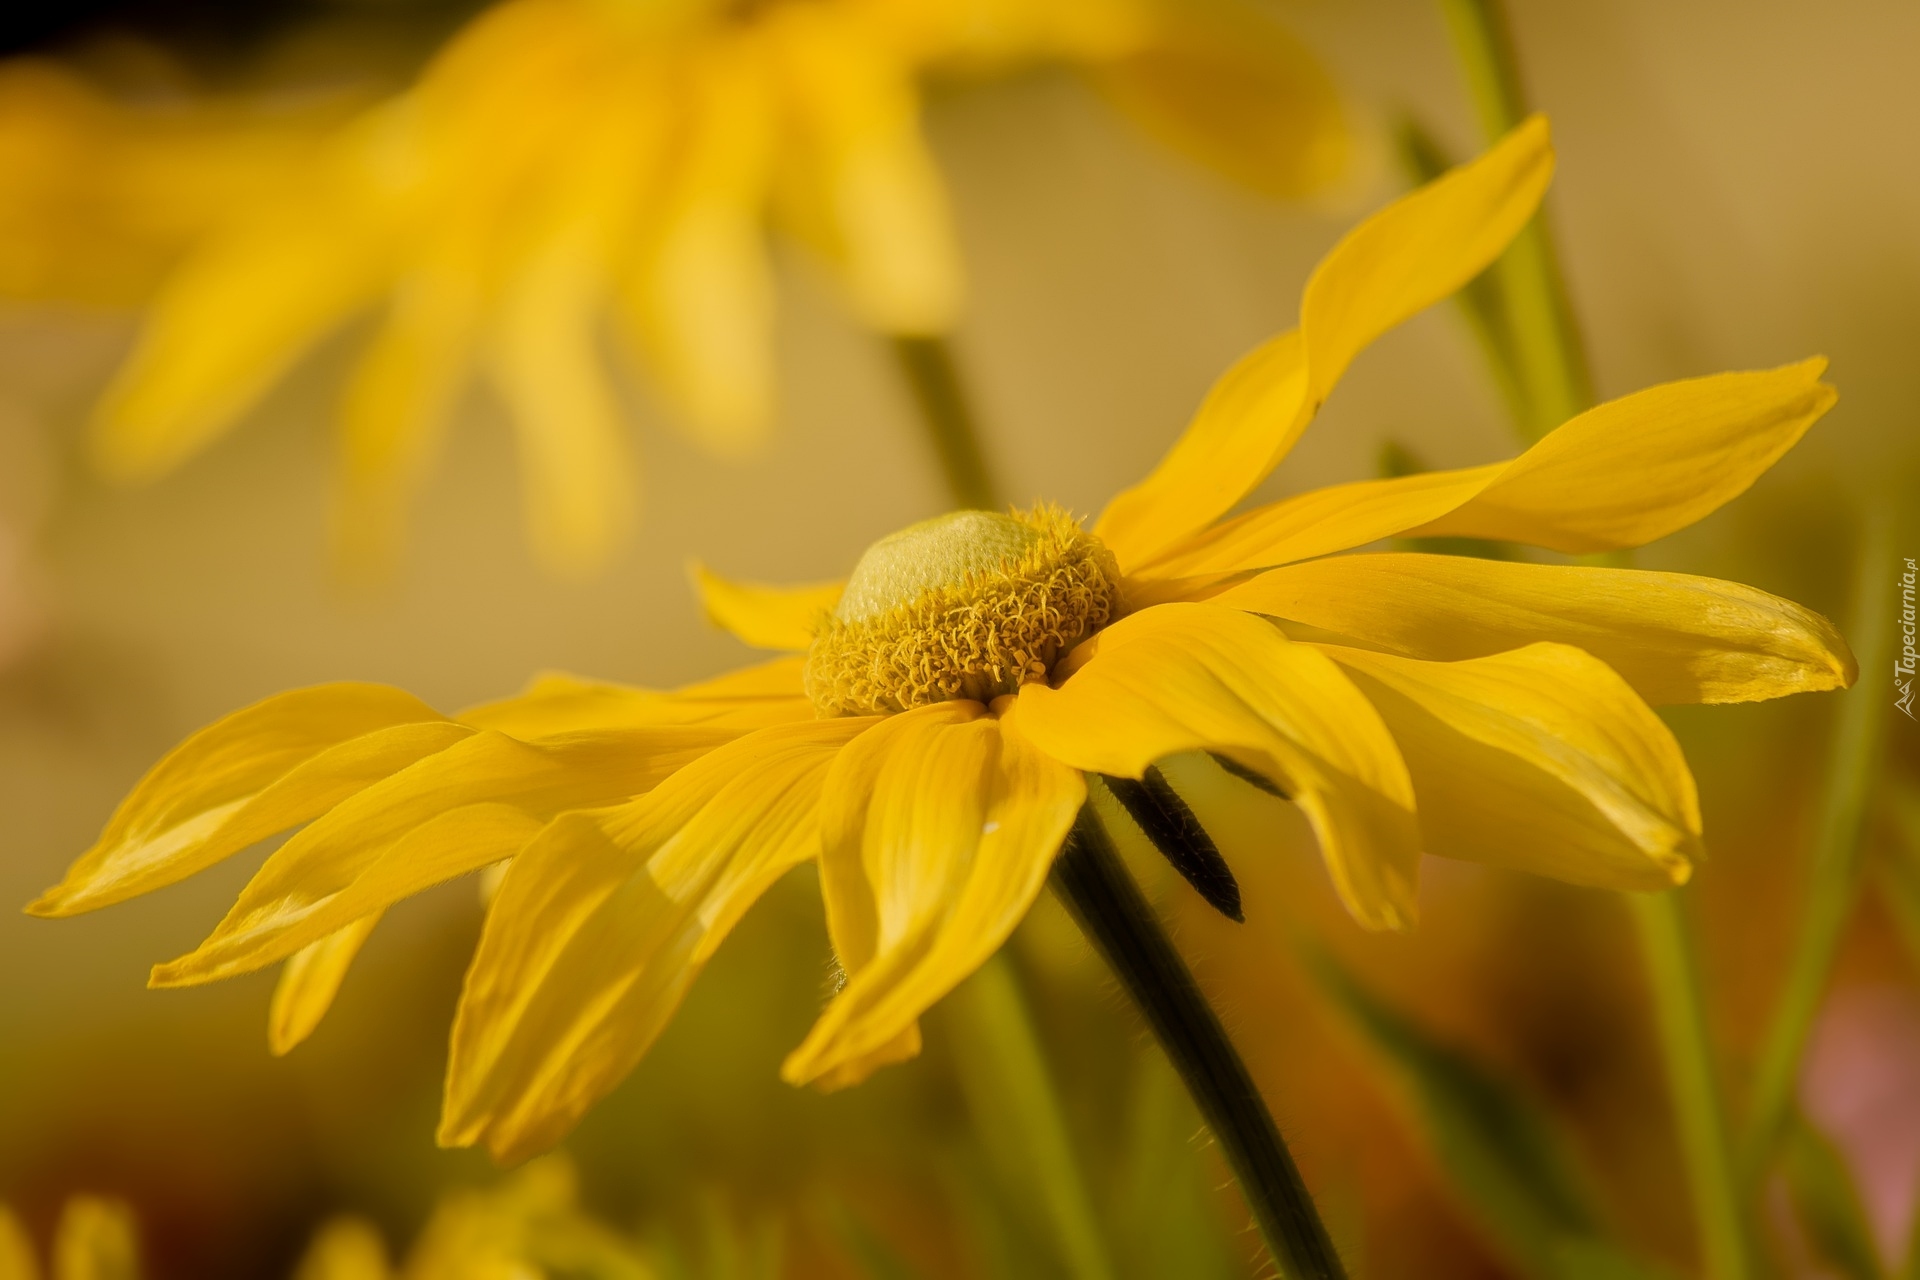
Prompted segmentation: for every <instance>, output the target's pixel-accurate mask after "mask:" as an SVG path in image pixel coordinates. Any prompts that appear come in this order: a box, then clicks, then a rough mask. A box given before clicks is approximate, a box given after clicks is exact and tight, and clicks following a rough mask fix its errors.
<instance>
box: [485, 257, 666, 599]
mask: <svg viewBox="0 0 1920 1280" xmlns="http://www.w3.org/2000/svg"><path fill="white" fill-rule="evenodd" d="M604 277H605V264H604V262H602V260H601V259H600V256H599V253H598V250H597V248H596V246H595V244H594V241H593V238H592V237H591V236H589V235H587V234H585V233H583V232H582V233H577V234H576V233H563V234H558V235H555V236H554V237H553V238H552V239H551V240H550V241H549V242H548V243H547V244H545V245H543V246H542V247H541V248H540V249H538V250H537V251H536V252H534V253H533V254H532V255H530V256H529V257H528V259H527V260H526V261H525V262H524V264H523V265H522V267H521V270H520V271H519V273H518V274H517V275H516V276H515V278H514V279H513V280H512V281H511V282H510V283H509V285H508V286H507V291H506V294H505V296H504V297H503V298H502V299H501V300H500V303H499V308H498V310H497V312H496V313H495V315H494V331H493V334H492V341H491V343H490V344H489V350H488V365H487V368H488V372H489V373H490V374H491V376H492V378H493V381H494V383H495V385H496V386H498V387H499V389H500V394H501V397H502V398H503V399H504V400H505V401H506V404H507V408H508V410H509V412H510V413H511V414H512V417H513V423H514V428H515V435H516V438H517V439H518V441H519V444H520V465H521V470H522V477H523V483H524V491H525V495H526V505H527V523H528V529H529V532H530V533H531V535H532V538H533V544H534V547H535V549H536V550H538V551H539V553H540V554H541V556H542V557H543V558H544V559H545V560H546V561H547V563H548V565H549V566H550V567H552V568H553V569H555V570H556V571H558V572H561V573H565V574H572V575H580V574H586V573H590V572H592V571H593V570H595V569H597V568H598V567H599V566H600V565H601V564H603V563H604V562H605V560H606V558H607V556H608V555H610V554H611V553H612V551H613V548H614V545H615V543H616V542H618V540H619V539H620V537H621V536H622V535H623V534H624V533H625V532H626V530H627V528H628V525H629V523H630V522H631V520H632V517H633V510H634V491H633V461H632V458H631V457H629V455H628V451H627V446H626V438H625V434H624V428H623V426H622V418H621V413H620V410H619V408H618V407H617V406H616V405H615V403H614V398H613V392H612V389H611V388H610V387H608V385H607V381H606V375H605V373H604V372H603V370H602V367H601V360H600V355H599V350H598V344H599V325H598V315H599V308H600V305H601V302H602V295H603V293H604V291H605V288H606V281H605V278H604Z"/></svg>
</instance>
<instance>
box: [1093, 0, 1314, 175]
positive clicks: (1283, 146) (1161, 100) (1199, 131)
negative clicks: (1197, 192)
mask: <svg viewBox="0 0 1920 1280" xmlns="http://www.w3.org/2000/svg"><path fill="white" fill-rule="evenodd" d="M1196 8H1197V9H1200V10H1201V13H1200V14H1196V15H1194V16H1191V17H1173V16H1171V15H1169V17H1167V18H1166V19H1163V20H1162V21H1161V22H1160V23H1159V24H1157V26H1158V29H1157V30H1156V32H1155V34H1154V37H1153V38H1151V39H1149V40H1148V41H1146V42H1144V43H1143V44H1142V45H1141V46H1140V47H1138V48H1136V49H1134V50H1132V51H1130V52H1129V53H1127V54H1124V55H1122V56H1120V57H1117V58H1113V59H1111V60H1108V61H1105V62H1101V63H1098V64H1096V66H1095V67H1094V69H1093V73H1092V74H1093V77H1094V81H1095V83H1096V84H1098V85H1099V86H1100V88H1101V89H1102V90H1104V91H1105V93H1106V95H1107V96H1108V97H1109V98H1111V99H1112V100H1113V101H1114V102H1115V103H1117V104H1118V105H1119V106H1120V107H1121V109H1122V110H1124V111H1126V112H1127V113H1128V114H1129V115H1131V116H1133V117H1134V119H1135V120H1137V121H1139V123H1140V124H1141V126H1142V127H1143V128H1145V129H1146V130H1147V131H1148V132H1149V133H1152V134H1155V135H1157V136H1158V137H1159V138H1160V139H1161V140H1162V141H1164V142H1166V143H1167V144H1169V145H1170V146H1172V147H1174V148H1176V149H1177V150H1180V151H1183V152H1185V153H1186V154H1188V155H1190V156H1192V157H1193V158H1194V159H1196V160H1198V161H1200V162H1201V163H1202V164H1205V165H1207V166H1209V167H1211V168H1213V169H1215V170H1218V171H1219V172H1220V173H1222V174H1224V175H1226V176H1227V177H1229V178H1231V179H1233V180H1234V181H1235V182H1238V183H1240V184H1242V185H1243V186H1246V187H1249V188H1251V189H1253V190H1255V191H1260V192H1264V193H1266V194H1268V195H1273V196H1279V197H1283V198H1290V197H1298V196H1302V195H1306V194H1308V193H1310V192H1313V191H1317V190H1319V189H1321V188H1322V187H1325V186H1326V185H1327V184H1328V183H1329V182H1331V181H1333V180H1334V179H1335V178H1337V177H1338V176H1339V175H1340V173H1341V171H1342V170H1343V169H1344V168H1345V167H1346V163H1347V152H1348V137H1347V129H1346V122H1345V120H1344V119H1343V118H1342V112H1341V109H1340V99H1339V95H1338V94H1337V93H1336V92H1335V89H1334V85H1333V79H1332V77H1330V76H1329V75H1328V74H1327V72H1326V70H1325V69H1324V68H1322V67H1321V65H1320V63H1319V61H1318V60H1317V59H1315V58H1314V56H1313V55H1312V54H1311V53H1309V52H1308V51H1307V49H1306V47H1305V46H1304V45H1302V44H1301V43H1300V42H1299V41H1297V40H1295V39H1294V38H1293V37H1292V36H1291V35H1289V34H1287V32H1286V31H1284V30H1282V29H1281V28H1280V27H1278V26H1276V25H1275V24H1273V23H1271V22H1267V21H1264V20H1262V19H1260V18H1259V17H1257V16H1256V15H1253V14H1251V13H1240V12H1239V11H1231V12H1225V13H1214V12H1209V11H1207V10H1206V8H1205V6H1196ZM1235 19H1237V20H1235Z"/></svg>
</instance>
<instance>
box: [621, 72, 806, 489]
mask: <svg viewBox="0 0 1920 1280" xmlns="http://www.w3.org/2000/svg"><path fill="white" fill-rule="evenodd" d="M767 70H768V69H767V67H766V66H765V64H764V62H763V61H762V58H761V50H760V46H759V45H758V44H757V43H756V42H753V41H749V40H740V41H732V42H727V43H724V44H721V45H720V46H718V47H717V48H715V49H712V50H710V51H708V53H707V54H706V56H704V57H697V58H695V59H693V60H692V62H691V65H690V66H688V67H687V68H685V70H684V81H683V83H684V88H683V91H682V92H683V98H682V111H683V112H684V113H685V114H686V115H687V116H688V117H690V118H689V119H688V120H687V121H686V122H685V124H684V127H683V133H684V137H683V138H682V139H681V145H680V147H679V148H678V149H677V151H676V152H675V162H676V164H677V169H678V171H677V172H675V173H673V174H672V175H671V176H670V178H669V179H668V180H667V186H666V189H665V190H663V191H662V192H661V193H660V195H659V198H658V202H657V203H658V206H659V207H658V208H657V209H655V210H652V211H650V212H651V213H652V222H653V224H654V225H653V226H651V227H650V228H649V230H648V232H647V235H646V240H647V243H646V245H645V247H644V249H643V250H642V252H641V253H640V254H639V255H638V256H637V259H636V261H635V263H634V265H633V267H632V268H630V269H629V270H628V272H627V273H626V278H625V279H624V281H623V282H622V288H621V293H620V300H621V302H622V303H623V304H624V309H625V314H626V318H627V321H628V323H629V326H630V328H631V331H632V335H633V337H634V338H635V339H636V340H637V341H638V342H639V344H640V347H641V349H642V351H643V352H644V354H645V355H646V356H647V358H648V365H649V366H650V367H651V369H652V370H653V372H654V374H655V376H656V377H657V378H658V380H659V381H660V383H661V384H662V387H663V390H664V391H665V392H666V394H667V397H668V399H669V400H670V401H672V402H673V403H674V404H675V405H676V406H677V407H678V408H679V409H680V410H681V412H682V413H684V414H685V415H687V417H688V418H689V419H690V420H691V426H692V427H693V428H694V435H695V437H696V438H697V439H698V440H699V441H700V442H701V443H702V444H704V445H706V446H707V447H709V448H711V449H713V450H714V451H715V452H718V453H721V454H723V455H727V456H740V455H744V454H746V453H749V452H751V451H752V450H754V449H755V448H757V447H758V446H759V445H760V444H761V443H762V442H763V441H764V439H765V436H766V431H767V427H768V426H769V424H770V422H771V419H772V416H773V376H774V375H773V311H774V299H773V268H772V263H771V262H770V261H769V259H768V252H767V241H766V231H765V229H764V227H763V226H762V223H761V211H762V208H763V206H764V205H765V202H766V199H767V188H768V185H769V182H770V174H769V169H770V166H771V164H772V158H773V157H772V149H773V126H774V120H773V102H772V99H771V94H770V89H771V86H770V84H769V83H768V81H769V77H768V74H767Z"/></svg>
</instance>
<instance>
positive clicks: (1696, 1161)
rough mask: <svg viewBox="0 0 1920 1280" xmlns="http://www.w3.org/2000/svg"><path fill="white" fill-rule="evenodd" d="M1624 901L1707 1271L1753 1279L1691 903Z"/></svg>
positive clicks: (1672, 898)
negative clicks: (1634, 932)
mask: <svg viewBox="0 0 1920 1280" xmlns="http://www.w3.org/2000/svg"><path fill="white" fill-rule="evenodd" d="M1624 896H1625V897H1626V899H1627V902H1628V905H1629V906H1630V907H1631V908H1632V911H1633V916H1634V923H1635V924H1636V925H1637V926H1638V927H1639V934H1640V956H1641V962H1642V964H1643V965H1644V966H1645V968H1646V978H1647V988H1648V992H1649V994H1650V995H1651V996H1652V999H1653V1008H1654V1017H1655V1019H1656V1021H1657V1022H1658V1025H1659V1032H1660V1036H1659V1039H1660V1056H1661V1061H1662V1065H1663V1066H1664V1067H1665V1069H1666V1076H1667V1089H1668V1092H1669V1094H1670V1095H1671V1100H1672V1105H1673V1115H1674V1123H1675V1126H1676V1127H1677V1128H1678V1129H1679V1138H1680V1150H1681V1153H1682V1155H1683V1157H1684V1159H1685V1161H1686V1173H1687V1189H1688V1192H1689V1193H1690V1194H1691V1195H1692V1197H1693V1211H1694V1222H1695V1228H1696V1230H1697V1231H1698V1233H1699V1236H1700V1255H1701V1260H1702V1262H1703V1263H1704V1266H1705V1274H1706V1275H1707V1276H1709V1277H1711V1280H1745V1277H1747V1276H1750V1275H1752V1274H1753V1256H1752V1254H1751V1253H1750V1252H1749V1250H1750V1241H1751V1239H1752V1236H1751V1233H1750V1230H1749V1225H1748V1222H1747V1217H1746V1212H1745V1209H1744V1207H1743V1206H1744V1202H1743V1200H1742V1198H1741V1195H1740V1190H1739V1188H1740V1181H1739V1179H1738V1178H1736V1177H1735V1176H1734V1170H1733V1155H1732V1150H1733V1149H1732V1145H1731V1143H1730V1141H1729V1139H1728V1134H1727V1114H1726V1111H1725V1108H1724V1104H1723V1102H1722V1100H1721V1092H1720V1087H1719V1081H1718V1079H1717V1078H1716V1077H1715V1074H1714V1065H1713V1057H1712V1049H1711V1045H1710V1044H1709V1043H1708V1041H1707V1018H1706V1007H1705V1002H1704V1001H1703V999H1702V998H1701V987H1700V970H1699V963H1698V960H1697V958H1696V957H1695V955H1694V950H1693V938H1692V930H1691V929H1690V928H1689V926H1688V922H1687V916H1686V910H1687V907H1686V900H1685V899H1684V898H1683V897H1682V896H1681V895H1680V894H1679V893H1675V892H1669V893H1635V894H1626V895H1624Z"/></svg>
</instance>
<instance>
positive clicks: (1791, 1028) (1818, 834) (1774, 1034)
mask: <svg viewBox="0 0 1920 1280" xmlns="http://www.w3.org/2000/svg"><path fill="white" fill-rule="evenodd" d="M1893 564H1894V557H1893V520H1892V506H1891V504H1890V503H1887V502H1885V501H1880V502H1876V503H1874V504H1873V505H1872V506H1871V507H1870V508H1869V510H1868V516H1867V527H1866V530H1865V536H1864V538H1863V539H1862V543H1861V549H1860V559H1859V564H1858V567H1857V576H1856V577H1855V580H1854V585H1853V610H1852V617H1851V619H1850V624H1851V625H1850V626H1849V627H1848V628H1847V634H1848V635H1849V636H1850V637H1851V638H1852V640H1853V642H1854V644H1855V645H1857V646H1858V653H1857V657H1858V658H1859V662H1860V670H1862V671H1864V672H1868V673H1870V675H1871V677H1872V678H1870V679H1869V680H1867V681H1865V682H1864V683H1862V684H1859V685H1856V686H1855V687H1854V688H1852V689H1851V690H1849V691H1847V692H1846V693H1843V694H1839V695H1837V696H1838V697H1839V698H1840V699H1841V703H1840V714H1839V717H1838V719H1837V721H1836V722H1835V724H1834V729H1833V740H1832V741H1831V743H1829V745H1828V748H1827V768H1826V775H1825V777H1824V778H1823V779H1822V781H1821V787H1820V808H1819V817H1818V824H1819V825H1818V826H1817V828H1816V829H1815V835H1814V846H1813V867H1812V881H1811V883H1810V884H1809V885H1808V886H1807V892H1806V903H1807V908H1806V916H1805V918H1804V920H1803V921H1802V922H1801V926H1800V940H1799V945H1798V946H1796V947H1795V948H1794V952H1793V960H1792V962H1791V967H1789V969H1788V970H1787V981H1786V986H1785V988H1784V989H1783V990H1782V993H1781V996H1780V1003H1779V1005H1778V1006H1777V1007H1776V1008H1775V1010H1774V1015H1773V1022H1772V1023H1771V1024H1770V1025H1769V1026H1768V1028H1767V1038H1766V1040H1765V1042H1764V1043H1763V1045H1762V1047H1761V1051H1760V1061H1759V1065H1758V1067H1757V1068H1756V1070H1755V1073H1754V1084H1753V1103H1752V1108H1751V1116H1750V1119H1749V1122H1748V1129H1747V1150H1746V1156H1747V1172H1748V1174H1749V1175H1750V1176H1751V1177H1752V1178H1754V1179H1755V1180H1756V1181H1757V1180H1758V1179H1759V1178H1760V1177H1761V1176H1762V1175H1763V1174H1764V1173H1765V1171H1766V1164H1767V1161H1768V1159H1769V1158H1770V1157H1771V1155H1772V1153H1773V1149H1774V1146H1775V1144H1776V1143H1777V1142H1778V1140H1779V1137H1780V1132H1781V1126H1782V1125H1783V1124H1784V1122H1785V1120H1786V1116H1787V1111H1788V1109H1789V1108H1790V1107H1791V1106H1792V1105H1793V1092H1794V1086H1795V1085H1796V1084H1798V1083H1799V1079H1800V1059H1801V1056H1802V1054H1803V1053H1804V1052H1805V1050H1806V1044H1807V1034H1808V1032H1809V1031H1811V1030H1812V1027H1813V1019H1814V1015H1815V1014H1816V1013H1818V1012H1819V1009H1820V1001H1821V998H1822V997H1823V996H1824V995H1825V994H1826V989H1827V979H1828V976H1829V975H1830V973H1831V970H1832V969H1833V959H1834V955H1835V953H1836V952H1837V951H1838V950H1839V949H1840V935H1841V933H1842V932H1843V931H1844V930H1845V929H1846V924H1847V917H1848V916H1849V915H1851V914H1852V912H1853V904H1854V899H1855V898H1856V897H1857V896H1858V894H1859V889H1860V870H1861V864H1862V861H1863V860H1862V858H1861V850H1862V847H1863V841H1862V838H1861V837H1862V835H1863V833H1864V829H1865V826H1866V820H1867V807H1868V802H1869V801H1870V800H1871V799H1872V785H1873V780H1874V778H1875V776H1876V775H1877V774H1878V772H1879V768H1878V765H1879V757H1880V742H1881V736H1882V733H1883V731H1884V729H1885V726H1886V719H1887V707H1888V704H1889V703H1891V702H1892V701H1893V696H1892V694H1891V693H1890V692H1889V691H1888V689H1887V684H1886V681H1885V680H1884V679H1883V678H1882V677H1883V676H1884V674H1885V672H1886V671H1887V669H1888V668H1889V667H1890V666H1891V664H1892V661H1893V652H1892V638H1893V626H1892V621H1893V619H1892V611H1893V597H1894V592H1895V588H1896V586H1897V580H1896V578H1895V576H1894V572H1893Z"/></svg>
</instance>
